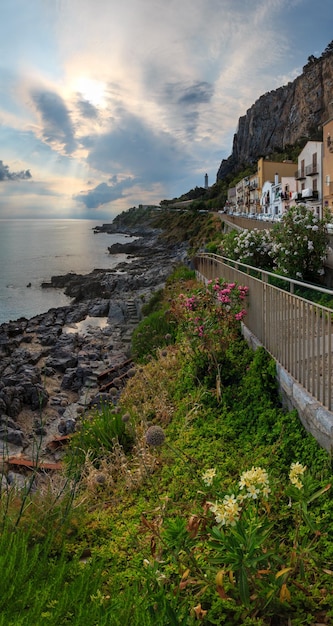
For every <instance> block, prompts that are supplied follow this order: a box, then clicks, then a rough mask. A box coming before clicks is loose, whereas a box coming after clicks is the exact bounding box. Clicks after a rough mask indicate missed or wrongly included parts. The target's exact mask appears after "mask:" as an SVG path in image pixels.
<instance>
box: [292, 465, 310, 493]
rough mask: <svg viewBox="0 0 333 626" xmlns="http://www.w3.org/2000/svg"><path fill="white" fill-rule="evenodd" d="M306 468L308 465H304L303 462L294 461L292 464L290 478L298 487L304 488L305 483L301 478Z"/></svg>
mask: <svg viewBox="0 0 333 626" xmlns="http://www.w3.org/2000/svg"><path fill="white" fill-rule="evenodd" d="M305 470H306V465H302V464H301V463H298V462H297V463H292V464H291V466H290V472H289V479H290V482H291V483H292V484H293V485H295V487H297V489H302V487H303V484H302V481H301V478H302V476H303V474H304V472H305Z"/></svg>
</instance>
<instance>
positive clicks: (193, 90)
mask: <svg viewBox="0 0 333 626" xmlns="http://www.w3.org/2000/svg"><path fill="white" fill-rule="evenodd" d="M181 87H182V86H181V85H179V84H178V90H179V91H180V92H181V91H182V93H180V96H179V98H178V102H179V104H186V105H193V104H204V103H205V104H206V103H207V102H210V100H211V99H212V96H213V93H214V87H213V85H210V84H209V83H207V82H205V81H201V82H196V83H193V84H192V85H190V86H189V87H185V88H184V87H182V88H181Z"/></svg>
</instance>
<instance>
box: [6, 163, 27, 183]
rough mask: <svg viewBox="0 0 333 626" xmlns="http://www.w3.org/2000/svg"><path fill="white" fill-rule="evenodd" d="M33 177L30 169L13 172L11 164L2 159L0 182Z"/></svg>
mask: <svg viewBox="0 0 333 626" xmlns="http://www.w3.org/2000/svg"><path fill="white" fill-rule="evenodd" d="M30 178H32V176H31V172H30V170H22V171H21V172H11V171H10V170H9V166H8V165H5V164H4V163H3V161H0V182H3V181H5V180H29V179H30Z"/></svg>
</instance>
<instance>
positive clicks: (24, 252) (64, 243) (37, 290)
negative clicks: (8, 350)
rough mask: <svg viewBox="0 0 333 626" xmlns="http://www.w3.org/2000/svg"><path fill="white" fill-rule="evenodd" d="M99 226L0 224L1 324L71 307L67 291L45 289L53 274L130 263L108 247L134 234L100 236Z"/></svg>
mask: <svg viewBox="0 0 333 626" xmlns="http://www.w3.org/2000/svg"><path fill="white" fill-rule="evenodd" d="M97 225H98V224H97V223H96V222H95V221H92V220H0V324H2V323H3V322H8V321H9V320H16V319H18V318H19V317H22V316H23V317H27V318H30V317H33V316H34V315H37V314H39V313H44V312H46V311H48V310H49V309H50V308H53V307H58V306H63V305H65V304H68V303H69V302H70V300H69V299H68V298H67V297H66V296H65V295H64V294H63V293H62V291H60V290H55V289H41V287H40V285H41V283H42V282H43V281H49V280H50V278H51V276H56V275H61V274H66V273H67V272H76V273H77V274H87V273H89V272H91V271H92V270H93V269H111V268H113V267H115V265H117V263H120V262H121V261H124V260H125V259H126V256H125V255H123V254H119V255H111V254H109V253H108V250H107V248H108V246H110V245H112V244H113V243H116V242H119V243H124V242H126V241H128V240H129V238H128V236H126V235H119V234H117V235H107V234H106V233H99V234H97V235H95V234H94V232H93V228H94V227H95V226H97ZM29 283H31V287H27V285H28V284H29Z"/></svg>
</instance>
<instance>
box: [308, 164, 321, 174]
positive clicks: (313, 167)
mask: <svg viewBox="0 0 333 626" xmlns="http://www.w3.org/2000/svg"><path fill="white" fill-rule="evenodd" d="M305 174H306V176H315V175H316V174H319V172H318V165H317V164H315V163H312V164H311V165H307V166H306V168H305Z"/></svg>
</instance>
